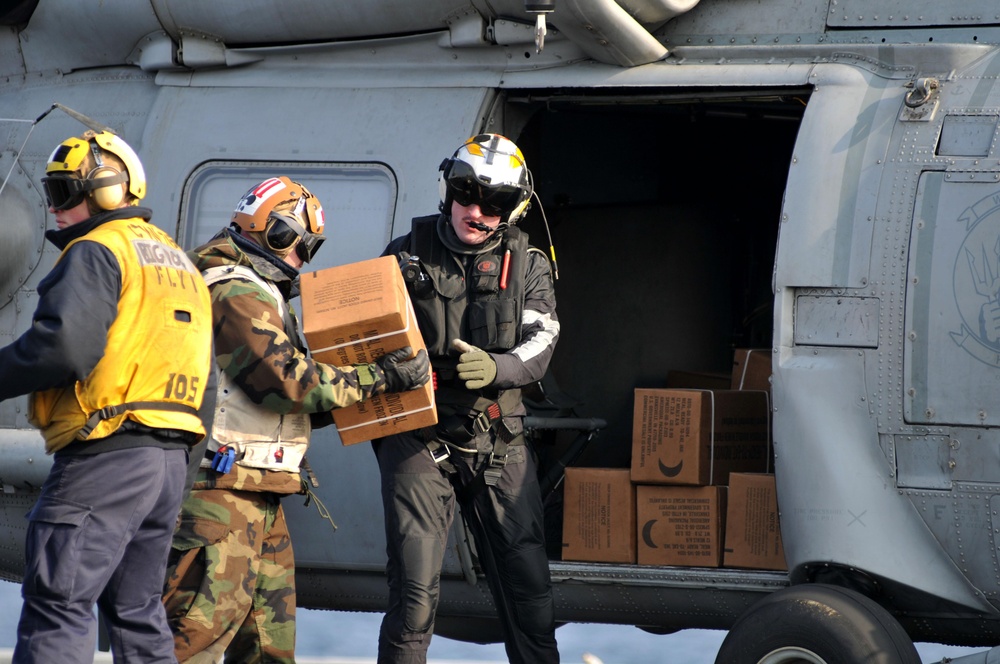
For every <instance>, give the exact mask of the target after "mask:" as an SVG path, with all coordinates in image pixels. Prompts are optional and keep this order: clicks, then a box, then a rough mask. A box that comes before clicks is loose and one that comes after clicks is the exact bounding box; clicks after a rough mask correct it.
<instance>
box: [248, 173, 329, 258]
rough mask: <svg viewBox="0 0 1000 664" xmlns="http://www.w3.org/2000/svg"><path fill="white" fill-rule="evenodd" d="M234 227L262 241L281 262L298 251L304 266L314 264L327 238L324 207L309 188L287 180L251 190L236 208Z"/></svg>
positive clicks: (266, 182)
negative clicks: (317, 253)
mask: <svg viewBox="0 0 1000 664" xmlns="http://www.w3.org/2000/svg"><path fill="white" fill-rule="evenodd" d="M231 221H232V223H234V224H236V225H237V226H238V227H239V228H241V229H242V230H244V231H247V232H249V233H253V237H255V238H257V239H258V240H259V242H258V244H260V245H261V246H262V247H264V248H265V249H267V250H268V251H270V252H271V253H272V254H274V255H275V256H277V257H278V258H284V257H285V256H287V255H288V254H289V253H291V251H292V249H295V251H296V253H298V255H299V258H301V259H302V261H303V262H304V263H308V262H309V261H311V260H312V258H313V256H315V255H316V252H317V251H318V250H319V248H320V245H322V244H323V241H324V240H326V238H325V237H324V235H323V228H324V227H325V225H326V218H325V216H324V214H323V206H322V205H321V204H320V202H319V199H318V198H316V196H314V195H313V194H312V193H311V192H310V191H309V190H308V189H306V187H305V185H303V184H300V183H298V182H293V181H292V180H290V179H289V178H287V177H285V176H283V175H282V176H279V177H273V178H268V179H267V180H264V181H263V182H260V183H258V184H256V185H254V186H253V187H251V188H250V191H248V192H247V193H246V194H244V195H243V198H241V199H240V202H239V203H237V204H236V209H235V210H234V211H233V216H232V219H231Z"/></svg>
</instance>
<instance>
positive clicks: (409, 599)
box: [375, 434, 559, 664]
mask: <svg viewBox="0 0 1000 664" xmlns="http://www.w3.org/2000/svg"><path fill="white" fill-rule="evenodd" d="M509 449H510V455H509V457H510V458H509V460H508V464H507V466H506V467H505V468H504V469H503V473H502V474H501V476H500V481H499V482H498V483H497V485H496V486H491V487H485V488H484V489H482V490H481V491H477V492H472V493H465V492H464V491H463V487H465V486H467V485H468V484H469V483H470V482H472V480H473V478H474V477H475V472H474V470H476V464H477V461H478V459H477V458H476V457H473V456H470V457H453V462H454V463H455V466H456V470H457V472H456V473H455V474H452V475H449V474H447V473H445V472H443V471H442V469H441V468H439V467H438V466H437V464H435V463H434V461H433V460H432V459H431V456H430V453H429V452H428V451H427V448H426V446H425V445H424V444H423V442H422V441H420V440H419V439H417V438H415V437H414V436H410V435H406V434H403V435H399V436H392V437H389V438H386V439H384V440H381V441H377V442H376V443H375V454H376V457H377V458H378V462H379V468H380V470H381V475H382V500H383V506H384V508H385V528H386V552H387V554H388V557H389V561H388V565H387V567H386V571H387V574H388V581H389V606H388V608H387V610H386V615H385V618H384V619H383V621H382V628H381V632H380V634H379V655H378V662H379V664H423V663H424V662H426V661H427V648H428V646H429V645H430V640H431V635H432V633H433V628H434V615H435V612H436V610H437V603H438V595H439V591H440V579H441V564H442V562H443V559H444V551H445V546H447V540H448V531H449V529H450V527H451V523H452V520H453V518H454V512H455V501H456V490H457V491H458V492H459V495H460V496H461V505H462V513H463V515H464V516H465V518H466V521H467V522H468V523H469V526H470V529H471V530H472V533H473V537H474V539H475V543H476V552H477V554H478V555H479V561H480V564H481V565H482V566H483V569H484V571H485V573H486V578H487V582H488V583H489V586H490V591H491V593H492V595H493V601H494V603H495V604H496V607H497V613H498V616H499V618H500V623H501V627H502V628H503V633H504V645H505V647H506V650H507V656H508V658H509V659H510V662H511V663H512V664H554V663H556V662H558V661H559V651H558V649H557V648H556V639H555V618H554V611H553V604H552V586H551V580H550V576H549V565H548V559H547V557H546V554H545V545H544V529H543V516H542V501H541V494H540V492H539V488H538V481H537V478H536V476H535V463H534V460H533V459H532V458H531V455H530V454H529V453H528V450H527V449H526V448H525V447H524V446H523V445H518V446H514V447H511V448H509Z"/></svg>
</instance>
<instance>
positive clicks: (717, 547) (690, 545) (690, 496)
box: [636, 485, 726, 567]
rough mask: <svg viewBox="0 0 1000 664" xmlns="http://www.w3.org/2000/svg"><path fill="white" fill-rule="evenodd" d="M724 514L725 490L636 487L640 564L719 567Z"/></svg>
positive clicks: (717, 487) (712, 487)
mask: <svg viewBox="0 0 1000 664" xmlns="http://www.w3.org/2000/svg"><path fill="white" fill-rule="evenodd" d="M725 514H726V488H725V487H720V486H698V487H688V486H652V485H640V486H637V487H636V524H637V527H638V531H637V547H638V556H637V557H638V561H639V564H640V565H681V566H684V567H718V566H719V565H721V564H722V532H723V520H724V519H725Z"/></svg>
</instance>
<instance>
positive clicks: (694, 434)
mask: <svg viewBox="0 0 1000 664" xmlns="http://www.w3.org/2000/svg"><path fill="white" fill-rule="evenodd" d="M768 409H769V405H768V395H767V393H765V392H743V391H736V390H714V391H709V390H649V389H637V390H636V391H635V408H634V412H633V423H632V481H633V482H636V483H637V484H697V485H706V484H726V483H728V481H729V473H731V472H748V473H764V472H767V471H768V470H770V445H769V442H770V428H769V418H768V415H769V412H768Z"/></svg>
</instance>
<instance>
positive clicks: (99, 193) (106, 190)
mask: <svg viewBox="0 0 1000 664" xmlns="http://www.w3.org/2000/svg"><path fill="white" fill-rule="evenodd" d="M121 176H122V174H121V172H119V171H118V169H115V168H112V167H111V166H98V167H97V168H95V169H94V170H92V171H91V172H90V173H89V174H88V175H87V180H88V181H90V182H93V181H94V180H97V179H101V178H114V180H115V182H114V183H113V184H109V185H106V186H103V187H98V188H96V189H93V190H91V192H90V199H91V200H92V201H94V204H95V205H97V207H99V208H100V209H102V210H115V209H117V208H118V207H120V206H121V204H122V203H123V202H124V201H125V192H126V188H127V187H128V181H127V180H125V179H124V178H122V177H121Z"/></svg>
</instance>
